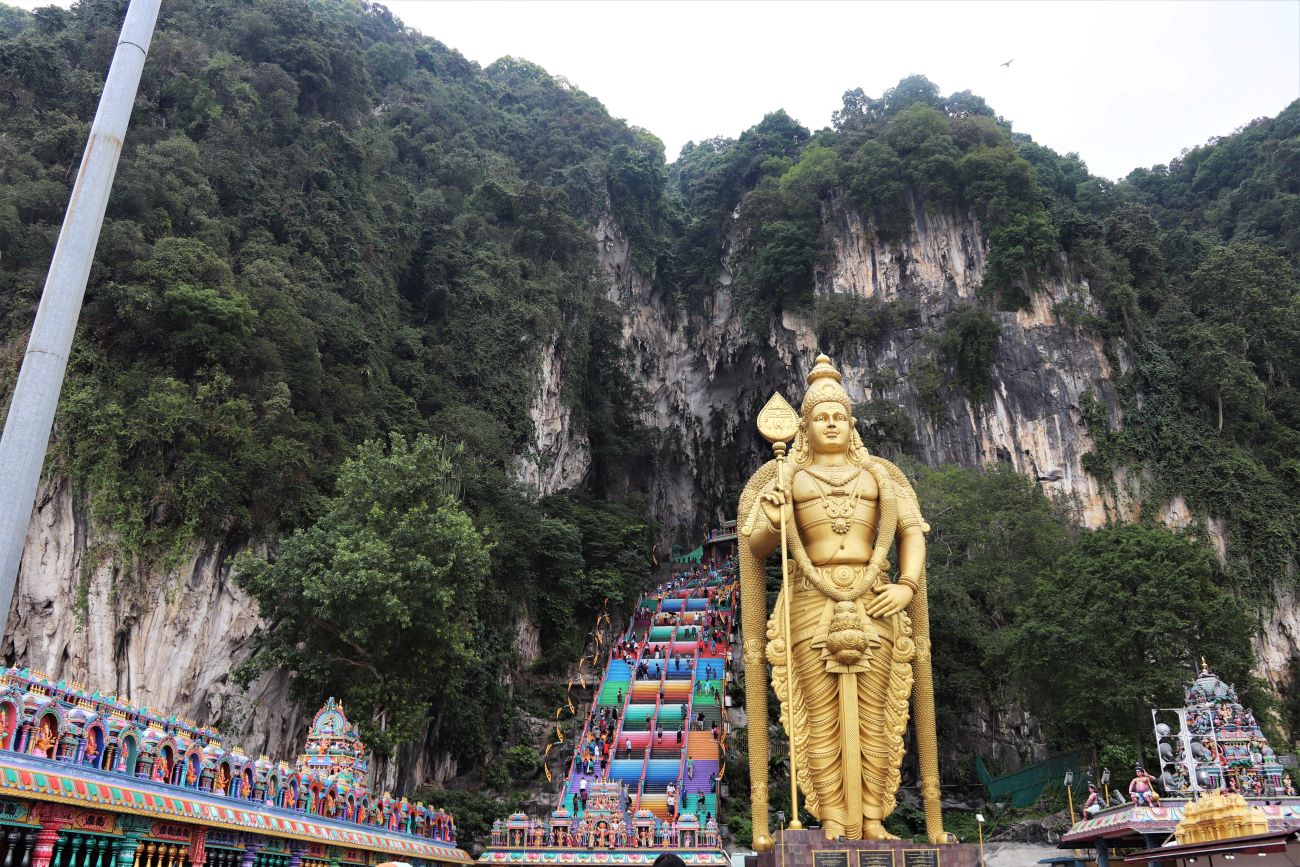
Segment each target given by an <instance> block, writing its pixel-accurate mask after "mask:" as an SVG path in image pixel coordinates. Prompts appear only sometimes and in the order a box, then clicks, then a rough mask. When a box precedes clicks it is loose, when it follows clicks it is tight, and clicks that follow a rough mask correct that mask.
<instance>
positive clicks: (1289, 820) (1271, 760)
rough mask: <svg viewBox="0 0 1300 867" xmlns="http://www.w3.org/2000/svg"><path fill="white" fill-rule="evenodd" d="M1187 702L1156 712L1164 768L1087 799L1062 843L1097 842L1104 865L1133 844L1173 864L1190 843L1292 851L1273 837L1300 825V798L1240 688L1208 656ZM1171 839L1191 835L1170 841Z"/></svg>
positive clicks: (1146, 855)
mask: <svg viewBox="0 0 1300 867" xmlns="http://www.w3.org/2000/svg"><path fill="white" fill-rule="evenodd" d="M1184 699H1185V706H1184V707H1182V708H1173V709H1169V710H1163V711H1161V710H1157V711H1153V713H1152V718H1153V721H1154V734H1155V738H1156V750H1157V754H1158V755H1159V757H1160V768H1159V770H1158V773H1157V774H1153V775H1152V777H1151V778H1148V781H1144V782H1135V785H1134V786H1133V787H1132V788H1131V790H1130V794H1129V797H1127V798H1122V799H1121V798H1116V799H1115V800H1117V801H1121V802H1120V803H1117V804H1112V805H1111V806H1105V805H1104V803H1103V800H1104V799H1098V798H1097V797H1096V795H1095V794H1094V795H1093V796H1092V797H1090V798H1089V801H1088V804H1087V805H1085V807H1084V815H1083V817H1082V819H1081V820H1080V821H1078V822H1076V823H1075V824H1074V826H1073V827H1072V828H1071V829H1070V830H1069V831H1068V832H1067V833H1066V834H1065V835H1063V836H1062V838H1061V846H1062V848H1079V847H1083V846H1088V847H1092V848H1094V849H1095V850H1096V861H1097V864H1098V865H1099V867H1106V865H1107V864H1109V863H1110V860H1111V853H1112V852H1114V851H1115V850H1117V849H1135V848H1136V849H1140V850H1144V851H1140V852H1137V853H1134V854H1131V855H1129V856H1128V858H1127V860H1128V861H1135V860H1140V861H1152V862H1160V861H1167V862H1168V863H1170V864H1172V863H1174V862H1175V861H1176V860H1177V857H1181V855H1180V851H1175V850H1182V849H1185V848H1187V847H1188V846H1189V845H1197V846H1204V845H1209V846H1211V848H1212V849H1213V850H1214V852H1213V853H1222V854H1232V852H1233V847H1234V846H1237V845H1240V846H1241V847H1243V848H1241V849H1240V851H1249V852H1250V853H1251V854H1259V855H1265V854H1268V852H1272V851H1273V850H1272V849H1270V850H1268V852H1265V851H1264V850H1263V849H1260V851H1259V852H1258V853H1255V852H1254V850H1253V849H1251V846H1252V845H1253V842H1254V841H1255V838H1261V839H1262V838H1269V839H1268V841H1265V842H1264V843H1261V844H1260V845H1261V846H1262V845H1265V844H1267V845H1269V846H1274V847H1276V846H1277V845H1283V848H1285V845H1284V844H1278V843H1277V842H1276V841H1275V840H1273V838H1276V837H1278V836H1279V835H1281V836H1283V837H1285V836H1286V835H1288V834H1292V833H1294V832H1296V831H1300V797H1297V796H1296V789H1295V785H1294V783H1293V781H1292V779H1291V775H1290V773H1289V772H1288V771H1287V769H1286V768H1284V767H1283V766H1282V764H1281V763H1280V762H1279V761H1278V758H1277V755H1276V754H1275V753H1274V751H1273V748H1272V747H1271V746H1270V745H1269V743H1268V740H1267V739H1266V738H1265V737H1264V733H1263V731H1262V730H1261V728H1260V726H1259V722H1258V720H1256V718H1255V715H1254V713H1253V712H1252V711H1251V709H1250V708H1246V707H1243V706H1242V704H1241V702H1240V700H1239V699H1238V697H1237V690H1236V688H1235V687H1234V686H1233V685H1232V684H1230V683H1225V682H1224V681H1223V680H1222V679H1220V678H1219V677H1218V676H1217V675H1215V674H1214V673H1213V672H1212V671H1210V668H1209V666H1208V665H1207V664H1206V662H1205V660H1202V661H1201V670H1200V673H1199V674H1198V675H1197V677H1196V678H1195V679H1194V680H1193V681H1192V682H1191V683H1189V684H1188V685H1187V687H1186V688H1185V689H1184ZM1207 829H1208V830H1207ZM1232 829H1236V831H1234V830H1232ZM1171 837H1174V838H1175V839H1177V840H1178V842H1179V844H1183V843H1184V842H1185V841H1190V842H1188V843H1187V845H1179V846H1176V847H1172V848H1171V846H1170V845H1169V844H1167V843H1166V841H1168V840H1169V839H1170V838H1171ZM1234 839H1235V840H1236V841H1237V842H1234ZM1255 848H1259V847H1258V846H1256V847H1255ZM1279 851H1280V850H1279ZM1213 853H1211V852H1210V851H1209V850H1208V849H1207V851H1206V852H1204V853H1199V854H1200V855H1205V854H1213ZM1186 855H1187V857H1188V858H1194V857H1197V856H1198V852H1193V851H1190V850H1189V851H1188V852H1187V853H1186ZM1176 856H1177V857H1176Z"/></svg>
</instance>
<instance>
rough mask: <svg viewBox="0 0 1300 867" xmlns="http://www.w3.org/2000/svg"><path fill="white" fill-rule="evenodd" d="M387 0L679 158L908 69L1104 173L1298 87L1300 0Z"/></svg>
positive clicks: (1287, 96) (1280, 99)
mask: <svg viewBox="0 0 1300 867" xmlns="http://www.w3.org/2000/svg"><path fill="white" fill-rule="evenodd" d="M3 2H9V3H13V2H14V0H3ZM69 2H70V0H61V2H60V3H59V5H68V4H69ZM164 2H166V0H164ZM17 5H19V6H23V7H25V8H33V7H35V6H41V5H47V2H46V0H18V2H17ZM385 5H387V6H388V7H389V8H390V9H391V10H392V11H393V13H394V14H395V15H397V17H399V18H401V19H402V20H403V21H405V22H406V23H407V24H408V25H410V26H412V27H414V28H415V29H417V30H419V31H421V32H423V33H426V34H428V35H430V36H433V37H434V38H436V39H438V40H439V41H441V42H444V43H446V44H447V45H449V46H451V47H453V48H455V49H457V50H459V51H460V52H461V53H462V54H464V55H465V56H466V57H469V58H470V59H472V60H476V61H478V62H479V63H480V64H482V65H484V66H486V65H487V64H489V63H491V62H492V61H493V60H495V59H497V58H498V57H501V56H503V55H514V56H517V57H523V58H526V59H528V60H531V61H533V62H535V63H537V64H539V65H541V66H542V67H544V68H546V69H547V70H548V71H549V72H551V73H552V74H556V75H563V76H564V77H566V78H567V79H569V80H570V81H571V82H573V83H574V84H575V85H577V86H578V87H580V88H581V89H582V90H584V91H586V92H587V93H589V94H591V95H592V96H595V97H596V98H598V99H599V100H600V101H601V102H603V103H604V104H605V106H606V107H607V108H608V109H609V111H610V113H611V114H613V115H615V116H616V117H621V118H624V119H626V120H627V121H628V122H629V123H633V124H636V125H638V126H641V127H645V128H646V129H648V130H650V131H651V132H653V133H654V134H655V135H657V136H659V137H660V138H661V139H663V141H664V145H665V150H666V152H667V155H668V158H669V159H670V160H671V159H673V158H674V157H675V156H676V155H677V152H678V151H679V150H680V148H681V146H682V145H683V144H685V143H686V142H687V141H689V140H692V139H693V140H696V141H699V140H701V139H705V138H709V137H711V136H714V135H727V136H733V137H734V136H736V135H739V134H740V133H741V132H742V131H743V130H745V129H747V128H748V127H750V126H752V125H753V124H755V123H757V122H758V121H759V120H760V119H761V118H762V117H763V115H764V114H766V113H767V112H769V111H774V110H776V109H778V108H784V109H785V110H786V111H787V112H789V113H790V114H791V115H793V116H794V117H795V118H797V119H798V120H799V121H801V122H802V123H803V124H805V125H806V126H808V127H809V128H810V129H814V130H816V129H819V128H821V127H823V126H827V125H829V123H830V117H831V112H832V111H834V110H835V109H836V108H838V107H839V105H840V97H841V95H842V94H843V92H844V91H845V90H847V89H850V88H853V87H861V88H863V90H864V91H866V93H867V94H868V95H869V96H879V95H880V94H881V93H882V92H883V91H884V90H885V88H887V87H891V86H893V85H894V84H896V83H897V82H898V80H899V79H900V78H903V77H904V76H906V75H909V74H911V73H921V74H923V75H926V76H927V77H929V78H930V79H931V80H932V81H934V82H935V83H936V84H938V85H939V88H940V90H941V91H942V92H943V93H944V94H945V95H946V94H948V93H951V92H953V91H957V90H967V89H969V90H972V91H974V92H975V93H976V94H979V95H980V96H982V97H984V98H985V99H986V100H987V101H988V103H989V105H991V106H992V107H993V109H994V110H995V111H997V112H998V113H999V114H1001V115H1002V116H1003V117H1006V118H1008V119H1009V120H1011V121H1012V122H1013V123H1014V125H1015V129H1016V130H1017V131H1020V132H1027V133H1029V134H1030V135H1032V136H1033V137H1034V139H1035V140H1036V141H1038V142H1040V143H1042V144H1045V145H1048V146H1049V147H1052V148H1054V149H1056V150H1057V151H1060V152H1062V153H1065V152H1068V151H1077V152H1078V153H1079V154H1080V155H1081V156H1082V157H1083V158H1084V160H1085V161H1086V162H1087V163H1088V166H1089V168H1090V169H1091V170H1092V171H1093V172H1094V173H1095V174H1100V175H1104V176H1107V177H1112V178H1118V177H1122V176H1124V175H1125V174H1127V173H1128V172H1129V171H1130V170H1131V169H1133V168H1136V167H1138V166H1151V165H1155V164H1157V163H1167V162H1168V161H1169V160H1170V159H1171V158H1173V157H1175V156H1177V155H1178V153H1179V152H1180V151H1181V150H1182V149H1184V148H1187V147H1191V146H1194V145H1197V144H1201V143H1203V142H1204V141H1205V140H1206V139H1208V138H1210V137H1211V136H1215V135H1226V134H1228V133H1231V132H1232V131H1233V130H1234V129H1236V128H1237V127H1239V126H1241V125H1242V124H1244V123H1246V122H1247V121H1249V120H1251V119H1253V118H1256V117H1261V116H1265V115H1267V116H1272V115H1275V114H1277V113H1278V112H1280V111H1281V110H1282V109H1283V108H1285V107H1286V106H1287V104H1289V103H1290V102H1291V101H1292V100H1294V99H1296V98H1298V97H1300V0H1225V2H1206V0H1202V2H1171V0H1163V2H1141V0H1130V2H1119V0H1083V2H1074V0H1051V2H1028V0H1019V2H972V0H966V2H941V0H929V2H908V3H899V2H850V0H840V2H824V0H804V2H788V0H733V2H718V0H689V2H688V0H603V2H595V0H586V2H579V0H531V2H520V0H496V2H487V0H389V2H387V3H386V4H385ZM1013 58H1014V62H1013V63H1012V64H1011V66H1010V67H1007V68H1004V67H1002V66H1000V64H1001V63H1002V62H1004V61H1006V60H1011V59H1013Z"/></svg>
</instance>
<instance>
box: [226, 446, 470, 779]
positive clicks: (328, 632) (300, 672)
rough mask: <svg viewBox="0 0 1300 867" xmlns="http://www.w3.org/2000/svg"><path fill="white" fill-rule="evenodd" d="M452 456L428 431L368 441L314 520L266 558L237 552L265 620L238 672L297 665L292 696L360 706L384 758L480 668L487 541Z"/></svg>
mask: <svg viewBox="0 0 1300 867" xmlns="http://www.w3.org/2000/svg"><path fill="white" fill-rule="evenodd" d="M457 454H458V452H457V450H454V449H449V448H447V447H446V446H445V445H444V444H443V443H441V442H439V441H437V440H435V439H433V438H431V437H429V436H426V435H421V436H418V437H417V438H416V439H415V440H414V441H413V442H408V441H407V440H406V439H405V438H404V437H402V436H400V435H396V434H395V435H393V436H392V437H391V438H390V440H389V444H388V448H387V449H385V448H384V446H383V445H382V444H381V443H379V442H377V441H374V440H370V441H367V442H365V443H362V445H361V446H360V447H359V448H358V449H357V452H356V455H355V457H353V458H350V459H349V460H347V461H345V462H344V463H343V466H342V467H341V468H340V470H339V479H338V486H337V490H336V492H335V494H334V496H333V497H331V498H330V499H329V500H328V501H327V502H326V503H325V506H324V511H323V513H322V515H321V517H320V520H318V521H317V522H316V523H315V524H313V525H312V526H311V527H309V528H307V529H305V530H300V531H298V532H296V533H294V534H293V535H292V536H291V537H289V538H288V539H287V540H285V542H284V544H283V545H282V546H281V548H280V550H279V552H278V553H277V554H275V555H273V556H271V557H267V558H263V557H260V556H257V555H254V554H251V553H250V554H246V555H244V556H241V557H240V558H239V560H238V562H237V564H236V569H237V572H238V580H239V583H240V586H242V587H243V588H244V589H245V590H246V591H248V593H249V594H250V595H252V596H253V598H254V599H256V600H257V601H258V604H259V606H260V607H261V610H262V613H263V616H264V617H265V618H266V619H267V626H266V628H265V629H264V630H263V631H261V632H259V633H258V636H257V645H256V650H255V652H254V655H253V656H252V658H251V659H250V660H249V662H248V663H246V664H245V666H244V668H243V669H241V672H240V676H241V678H242V679H243V680H244V681H245V682H248V681H249V680H250V679H251V678H252V677H255V676H256V675H257V674H258V673H260V672H261V671H264V670H266V669H268V668H272V667H284V668H286V669H288V670H289V671H291V672H293V673H294V677H293V683H294V691H295V693H296V694H298V695H300V696H303V697H304V698H312V699H313V700H319V697H320V696H322V695H335V696H338V697H339V698H342V699H346V700H347V702H348V703H349V704H351V705H353V706H354V707H364V708H366V709H367V711H368V712H369V713H368V716H367V717H366V718H364V719H362V720H361V721H360V723H359V725H360V727H361V730H362V735H363V737H364V738H365V740H366V742H367V743H369V744H370V745H371V746H372V747H373V748H375V749H376V750H377V751H378V752H379V753H380V754H390V753H391V751H392V750H393V748H394V747H396V746H398V745H399V744H402V743H404V742H406V741H408V740H410V739H411V738H412V737H413V735H414V734H415V732H416V731H418V729H419V726H420V725H421V724H422V722H423V721H424V719H425V718H426V714H427V713H428V712H429V710H430V708H431V706H432V708H433V709H434V713H435V719H437V718H438V713H439V712H445V711H450V710H452V708H451V707H449V706H448V703H449V701H451V700H453V699H455V698H456V696H454V695H449V694H448V692H449V690H448V687H447V685H448V684H449V683H456V682H457V681H458V680H459V679H461V678H464V677H466V676H467V675H468V676H469V678H468V679H470V680H472V679H473V678H474V677H476V676H481V672H480V671H479V670H478V669H477V668H476V663H477V661H478V656H479V651H478V648H477V647H476V646H475V625H476V621H477V618H476V610H475V606H476V603H477V601H478V596H479V594H480V592H481V591H482V589H483V586H484V580H485V578H486V576H487V572H488V563H489V558H488V553H489V547H488V545H487V543H486V542H485V541H484V539H483V538H482V536H481V535H480V534H479V533H478V531H477V530H476V529H475V528H474V524H473V522H472V521H471V520H470V518H469V516H468V515H467V514H466V513H465V510H464V509H463V508H462V506H461V504H460V502H459V500H458V498H457V492H458V487H457V481H456V467H455V464H454V461H455V459H456V457H457Z"/></svg>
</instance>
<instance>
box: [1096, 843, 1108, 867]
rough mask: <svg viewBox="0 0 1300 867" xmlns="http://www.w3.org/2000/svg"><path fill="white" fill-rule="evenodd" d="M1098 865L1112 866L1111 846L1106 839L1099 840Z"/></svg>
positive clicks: (1099, 866)
mask: <svg viewBox="0 0 1300 867" xmlns="http://www.w3.org/2000/svg"><path fill="white" fill-rule="evenodd" d="M1097 867H1110V847H1109V846H1107V845H1106V841H1105V840H1098V841H1097Z"/></svg>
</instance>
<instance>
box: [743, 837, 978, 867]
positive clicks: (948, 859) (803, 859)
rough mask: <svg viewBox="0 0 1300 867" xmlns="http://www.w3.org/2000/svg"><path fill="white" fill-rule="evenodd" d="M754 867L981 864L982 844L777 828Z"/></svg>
mask: <svg viewBox="0 0 1300 867" xmlns="http://www.w3.org/2000/svg"><path fill="white" fill-rule="evenodd" d="M773 836H774V838H775V841H776V845H774V846H773V847H772V851H770V852H760V853H759V854H758V856H757V857H756V858H754V859H753V860H754V861H755V862H756V864H755V865H754V867H979V863H980V851H979V846H976V845H974V844H972V843H948V844H945V845H943V846H935V845H931V844H929V843H913V842H911V841H910V840H882V841H873V840H827V839H826V837H825V836H824V835H823V834H822V832H821V829H819V828H812V829H808V830H803V831H777V832H776V834H775V835H773ZM746 860H748V859H746Z"/></svg>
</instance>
